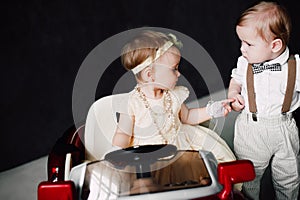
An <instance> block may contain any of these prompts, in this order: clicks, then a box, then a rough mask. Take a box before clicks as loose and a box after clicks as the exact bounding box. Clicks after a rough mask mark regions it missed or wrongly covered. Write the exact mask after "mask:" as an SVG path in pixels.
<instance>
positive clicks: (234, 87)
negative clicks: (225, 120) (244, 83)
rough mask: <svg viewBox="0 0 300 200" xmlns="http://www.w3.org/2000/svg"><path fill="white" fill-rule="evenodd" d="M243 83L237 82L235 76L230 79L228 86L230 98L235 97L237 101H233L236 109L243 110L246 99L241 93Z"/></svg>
mask: <svg viewBox="0 0 300 200" xmlns="http://www.w3.org/2000/svg"><path fill="white" fill-rule="evenodd" d="M241 88H242V87H241V84H239V83H237V82H236V81H235V80H234V79H233V78H232V79H231V80H230V84H229V88H228V98H233V99H235V101H234V102H233V103H231V107H232V109H233V110H234V111H241V110H242V109H243V108H244V107H245V100H244V98H243V96H242V95H241Z"/></svg>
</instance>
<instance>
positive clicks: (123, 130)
mask: <svg viewBox="0 0 300 200" xmlns="http://www.w3.org/2000/svg"><path fill="white" fill-rule="evenodd" d="M133 125H134V117H133V116H129V115H127V114H120V117H119V122H118V126H117V129H116V131H115V135H114V137H113V141H112V144H113V145H114V146H118V147H121V148H127V147H129V145H130V141H131V136H132V133H133Z"/></svg>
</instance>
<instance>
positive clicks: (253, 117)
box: [252, 113, 257, 122]
mask: <svg viewBox="0 0 300 200" xmlns="http://www.w3.org/2000/svg"><path fill="white" fill-rule="evenodd" d="M252 119H253V121H255V122H257V115H256V113H252Z"/></svg>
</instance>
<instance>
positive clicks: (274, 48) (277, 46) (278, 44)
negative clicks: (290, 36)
mask: <svg viewBox="0 0 300 200" xmlns="http://www.w3.org/2000/svg"><path fill="white" fill-rule="evenodd" d="M271 45H272V52H273V53H277V52H278V51H280V50H281V48H282V40H281V39H278V38H277V39H275V40H273V41H272V43H271Z"/></svg>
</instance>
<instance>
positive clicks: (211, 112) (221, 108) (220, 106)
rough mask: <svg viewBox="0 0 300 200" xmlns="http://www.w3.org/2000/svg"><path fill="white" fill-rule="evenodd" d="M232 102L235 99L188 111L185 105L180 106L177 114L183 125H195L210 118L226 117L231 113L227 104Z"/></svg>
mask: <svg viewBox="0 0 300 200" xmlns="http://www.w3.org/2000/svg"><path fill="white" fill-rule="evenodd" d="M234 101H235V99H226V100H223V101H218V102H215V103H212V104H210V105H208V106H209V108H208V106H207V107H203V108H192V109H189V108H188V107H187V106H186V105H185V104H182V105H181V110H180V113H179V114H180V120H181V122H182V123H184V124H191V125H196V124H200V123H202V122H205V121H207V120H210V119H211V118H212V117H220V116H227V115H228V113H229V112H231V107H230V105H229V103H232V102H234Z"/></svg>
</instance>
